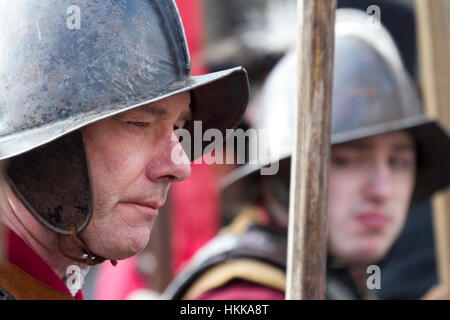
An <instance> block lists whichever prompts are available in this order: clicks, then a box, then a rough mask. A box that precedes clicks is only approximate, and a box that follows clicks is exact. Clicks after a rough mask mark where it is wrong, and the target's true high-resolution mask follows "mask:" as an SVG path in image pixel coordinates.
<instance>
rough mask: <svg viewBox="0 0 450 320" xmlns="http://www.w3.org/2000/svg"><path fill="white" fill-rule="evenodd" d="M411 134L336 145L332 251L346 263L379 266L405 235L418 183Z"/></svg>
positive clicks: (330, 212)
mask: <svg viewBox="0 0 450 320" xmlns="http://www.w3.org/2000/svg"><path fill="white" fill-rule="evenodd" d="M415 154H416V152H415V147H414V143H413V140H412V138H411V137H410V136H409V135H408V134H407V133H406V132H403V131H401V132H394V133H387V134H382V135H378V136H373V137H369V138H365V139H361V140H358V141H353V142H348V143H344V144H341V145H336V146H333V147H332V149H331V166H330V180H329V182H330V187H329V195H328V196H329V199H328V230H329V231H328V232H329V241H328V245H329V252H330V253H331V255H332V256H334V257H336V258H337V259H339V260H340V261H342V262H346V263H352V264H353V263H354V264H367V263H373V262H375V261H377V260H378V259H381V258H382V257H383V256H384V255H385V254H386V253H387V251H388V249H389V248H390V246H391V245H392V243H393V242H394V240H395V239H396V237H397V236H398V234H399V232H400V231H401V229H402V227H403V225H404V222H405V219H406V215H407V212H408V209H409V204H410V201H411V196H412V192H413V189H414V184H415V171H416V165H415V163H416V158H415Z"/></svg>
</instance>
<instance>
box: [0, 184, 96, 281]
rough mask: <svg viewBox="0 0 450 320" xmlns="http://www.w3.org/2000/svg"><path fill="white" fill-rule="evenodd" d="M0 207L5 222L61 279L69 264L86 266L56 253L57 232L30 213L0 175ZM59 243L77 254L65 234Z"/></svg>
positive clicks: (83, 267) (77, 250)
mask: <svg viewBox="0 0 450 320" xmlns="http://www.w3.org/2000/svg"><path fill="white" fill-rule="evenodd" d="M0 210H1V212H2V217H1V218H2V220H3V223H4V224H5V226H6V227H8V228H9V229H11V231H13V232H14V233H15V234H17V235H18V236H19V237H20V238H22V240H23V241H25V243H26V244H27V245H28V246H29V247H30V248H31V249H33V251H34V252H36V254H38V255H39V256H40V257H41V258H42V259H43V260H44V261H46V262H47V264H48V265H49V266H50V267H51V268H52V269H53V271H54V272H55V273H56V275H57V276H58V277H59V278H60V279H62V280H64V278H65V277H66V271H67V269H68V268H69V266H71V265H76V266H78V267H79V268H80V269H81V270H87V269H88V267H87V266H86V265H83V264H78V263H76V262H73V261H71V260H69V259H67V258H65V257H64V256H63V255H62V254H61V253H60V251H59V250H58V235H57V234H56V233H55V232H53V231H51V230H50V229H48V228H46V227H45V226H44V225H42V224H41V223H40V222H39V221H37V220H36V219H35V218H34V217H33V215H32V214H31V213H30V212H29V211H28V209H27V208H26V207H25V206H24V205H23V203H22V202H21V201H20V200H19V199H18V198H17V196H16V195H15V194H14V192H13V191H12V189H11V187H10V185H9V183H8V182H6V181H5V179H3V178H2V177H1V175H0ZM61 244H62V246H63V248H68V249H66V250H67V251H68V252H76V254H74V255H80V253H81V252H80V250H79V249H78V248H77V247H76V246H75V245H74V244H73V243H72V241H71V240H70V239H68V238H67V237H64V238H62V239H61Z"/></svg>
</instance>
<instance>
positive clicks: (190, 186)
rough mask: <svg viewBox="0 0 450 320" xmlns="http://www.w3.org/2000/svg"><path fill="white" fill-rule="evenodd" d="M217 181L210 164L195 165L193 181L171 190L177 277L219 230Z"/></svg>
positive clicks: (174, 262) (180, 184)
mask: <svg viewBox="0 0 450 320" xmlns="http://www.w3.org/2000/svg"><path fill="white" fill-rule="evenodd" d="M216 180H217V177H216V176H215V173H214V170H213V168H212V167H211V166H210V165H208V164H192V173H191V177H189V178H188V179H186V180H185V181H182V182H179V183H175V184H173V185H172V186H171V193H170V195H171V208H172V211H171V228H172V230H173V231H172V267H173V270H174V271H175V273H176V272H177V271H179V270H180V269H181V268H182V267H183V265H184V263H185V262H187V261H189V260H190V259H191V258H192V256H193V255H194V254H195V252H196V251H197V250H198V249H199V248H201V247H202V246H203V245H205V244H206V243H207V242H208V241H209V240H211V239H212V238H213V237H214V236H215V235H216V234H217V232H218V230H219V227H220V221H219V219H220V218H219V217H220V196H219V191H218V189H217V188H218V187H217V186H218V184H217V181H216Z"/></svg>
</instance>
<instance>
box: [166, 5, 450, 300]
mask: <svg viewBox="0 0 450 320" xmlns="http://www.w3.org/2000/svg"><path fill="white" fill-rule="evenodd" d="M295 63H296V55H295V53H294V52H290V53H289V54H288V55H287V56H286V57H285V58H283V60H282V61H281V62H280V63H279V65H278V66H277V67H275V69H274V71H273V72H272V73H271V75H270V76H269V78H268V80H267V82H266V84H265V86H264V88H263V90H262V93H261V95H260V96H259V99H258V100H257V101H256V102H255V103H254V104H252V106H251V108H250V110H249V113H248V116H249V119H248V121H249V123H250V124H251V125H252V126H253V127H254V128H256V129H262V128H264V129H266V130H268V132H269V133H270V136H269V139H268V143H267V145H268V149H269V150H271V151H274V150H275V151H276V152H275V154H276V155H277V156H274V157H273V158H271V159H270V160H269V161H259V162H258V161H256V162H258V164H256V165H250V164H249V165H245V166H243V167H242V168H240V169H238V170H236V171H235V172H234V173H233V174H232V175H231V176H230V177H229V178H228V181H227V182H226V185H227V187H226V189H225V193H227V192H228V191H230V192H231V193H232V194H233V195H235V194H236V193H239V192H236V190H238V189H239V188H240V190H241V194H244V195H245V196H246V197H247V198H244V197H241V198H244V199H242V200H240V206H241V208H240V209H241V212H240V213H239V214H238V216H237V218H236V219H235V220H234V221H233V223H232V224H231V226H230V227H229V228H228V230H225V231H224V232H223V233H222V234H221V235H220V236H218V237H217V238H216V239H215V240H213V241H212V242H211V243H210V245H208V246H206V247H205V248H204V249H202V251H200V252H199V253H198V255H197V256H196V257H195V258H194V259H193V261H192V264H191V265H190V266H189V267H188V268H186V270H185V271H184V272H183V273H182V274H180V276H179V277H178V278H177V279H175V281H174V282H173V283H172V284H171V286H170V287H169V288H168V289H167V291H166V294H167V296H168V297H171V298H175V299H181V298H186V299H283V298H284V290H285V282H286V278H285V268H286V227H287V222H288V203H289V178H290V157H291V154H292V132H293V130H292V128H293V120H292V119H294V116H293V114H294V106H295V85H296V84H295V73H294V72H293V71H292V70H296V65H295ZM332 126H333V128H332V144H333V146H332V148H331V163H330V178H329V198H328V229H329V233H328V266H327V291H326V297H327V298H329V299H361V298H371V297H372V294H371V293H370V292H369V291H368V290H367V289H368V288H367V287H366V279H365V276H366V267H367V266H368V265H370V264H373V263H376V262H377V261H379V260H380V259H381V258H382V257H383V256H384V255H385V254H386V253H387V251H388V249H389V248H390V246H391V245H392V243H393V242H394V240H395V239H396V237H397V236H398V234H399V232H400V230H401V229H402V227H403V224H404V221H405V219H406V215H407V212H408V209H409V208H410V206H411V203H412V202H414V201H417V200H420V199H423V198H424V197H427V196H430V195H431V194H432V193H434V192H435V191H437V190H439V189H442V188H444V187H446V186H447V185H448V184H449V183H450V138H449V136H448V133H446V132H445V131H444V130H443V129H442V128H441V127H440V126H439V124H437V123H436V122H434V121H431V120H429V119H427V118H426V117H425V116H424V115H423V113H422V110H421V106H420V101H419V99H418V96H417V92H416V91H415V88H414V86H413V84H412V81H411V79H410V78H409V76H408V74H407V73H406V71H405V68H404V66H403V64H402V62H401V59H400V56H399V53H398V51H397V48H396V46H395V44H394V42H393V40H392V39H391V37H390V35H389V33H388V32H387V31H386V29H385V28H384V27H381V26H380V28H373V27H372V28H371V27H370V26H369V25H368V23H367V15H366V14H365V13H362V12H360V11H356V10H349V9H346V10H338V12H337V20H336V41H335V70H334V89H333V106H332ZM272 154H274V152H272ZM276 161H279V172H278V174H276V175H273V176H269V175H268V176H261V175H259V169H260V168H261V167H263V166H264V165H267V164H273V163H274V162H276ZM249 162H251V159H250V161H249ZM242 190H245V192H242ZM250 196H252V197H251V198H249V197H250Z"/></svg>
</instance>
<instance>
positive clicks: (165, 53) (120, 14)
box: [0, 0, 248, 235]
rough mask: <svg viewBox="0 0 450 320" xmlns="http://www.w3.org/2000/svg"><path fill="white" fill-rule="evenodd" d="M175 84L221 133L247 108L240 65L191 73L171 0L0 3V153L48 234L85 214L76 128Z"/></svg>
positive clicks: (159, 95) (174, 90) (86, 193)
mask: <svg viewBox="0 0 450 320" xmlns="http://www.w3.org/2000/svg"><path fill="white" fill-rule="evenodd" d="M180 92H190V93H191V101H192V102H191V111H192V114H193V121H194V120H201V121H202V127H203V129H204V130H206V129H208V128H218V129H220V130H222V131H223V132H225V129H227V128H233V127H235V126H236V125H237V124H238V123H239V122H240V120H241V118H242V116H243V114H244V111H245V108H246V104H247V100H248V80H247V74H246V71H245V70H244V69H242V68H240V67H237V68H233V69H229V70H225V71H220V72H216V73H213V74H208V75H203V76H191V75H190V58H189V53H188V48H187V43H186V39H185V34H184V29H183V25H182V22H181V19H180V16H179V13H178V9H177V7H176V5H175V2H174V1H173V0H102V1H98V0H93V1H84V2H77V6H74V5H73V1H69V0H57V1H56V0H41V1H28V0H16V1H2V2H0V160H2V159H10V158H12V157H13V158H12V159H11V160H10V161H8V162H9V165H8V168H7V178H8V179H9V181H10V183H11V185H12V187H13V189H14V190H15V191H16V193H17V194H18V196H19V197H20V198H21V199H22V201H23V202H24V204H25V205H26V206H27V208H28V209H29V210H30V211H31V212H32V213H33V215H34V216H35V217H36V218H37V219H39V221H41V222H42V223H44V224H45V225H46V226H47V227H49V228H51V229H52V230H54V231H55V232H57V233H59V234H63V235H68V234H70V231H69V230H70V228H71V227H72V226H73V225H75V226H76V232H77V233H79V232H80V231H81V230H83V228H85V227H86V225H87V224H88V223H89V220H90V218H91V215H92V192H91V186H90V176H89V163H88V159H87V157H86V155H85V151H84V143H83V140H82V135H81V133H80V130H77V129H80V128H82V127H84V126H86V125H88V124H91V123H93V122H95V121H98V120H101V119H104V118H107V117H111V116H113V115H115V114H118V113H120V112H124V111H127V110H130V109H133V108H136V107H139V106H143V105H146V104H149V103H152V102H154V101H157V100H161V99H164V98H167V97H169V96H171V95H175V94H178V93H180ZM193 121H192V123H191V122H190V123H188V124H187V125H186V129H188V130H190V131H192V130H193ZM58 138H60V139H58ZM49 142H52V143H49ZM30 150H31V151H30ZM202 150H203V149H202ZM186 151H187V154H188V155H189V154H192V153H191V152H189V151H190V150H186ZM199 156H201V154H195V155H194V156H193V157H192V159H194V158H197V157H199ZM74 171H75V172H76V174H74Z"/></svg>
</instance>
